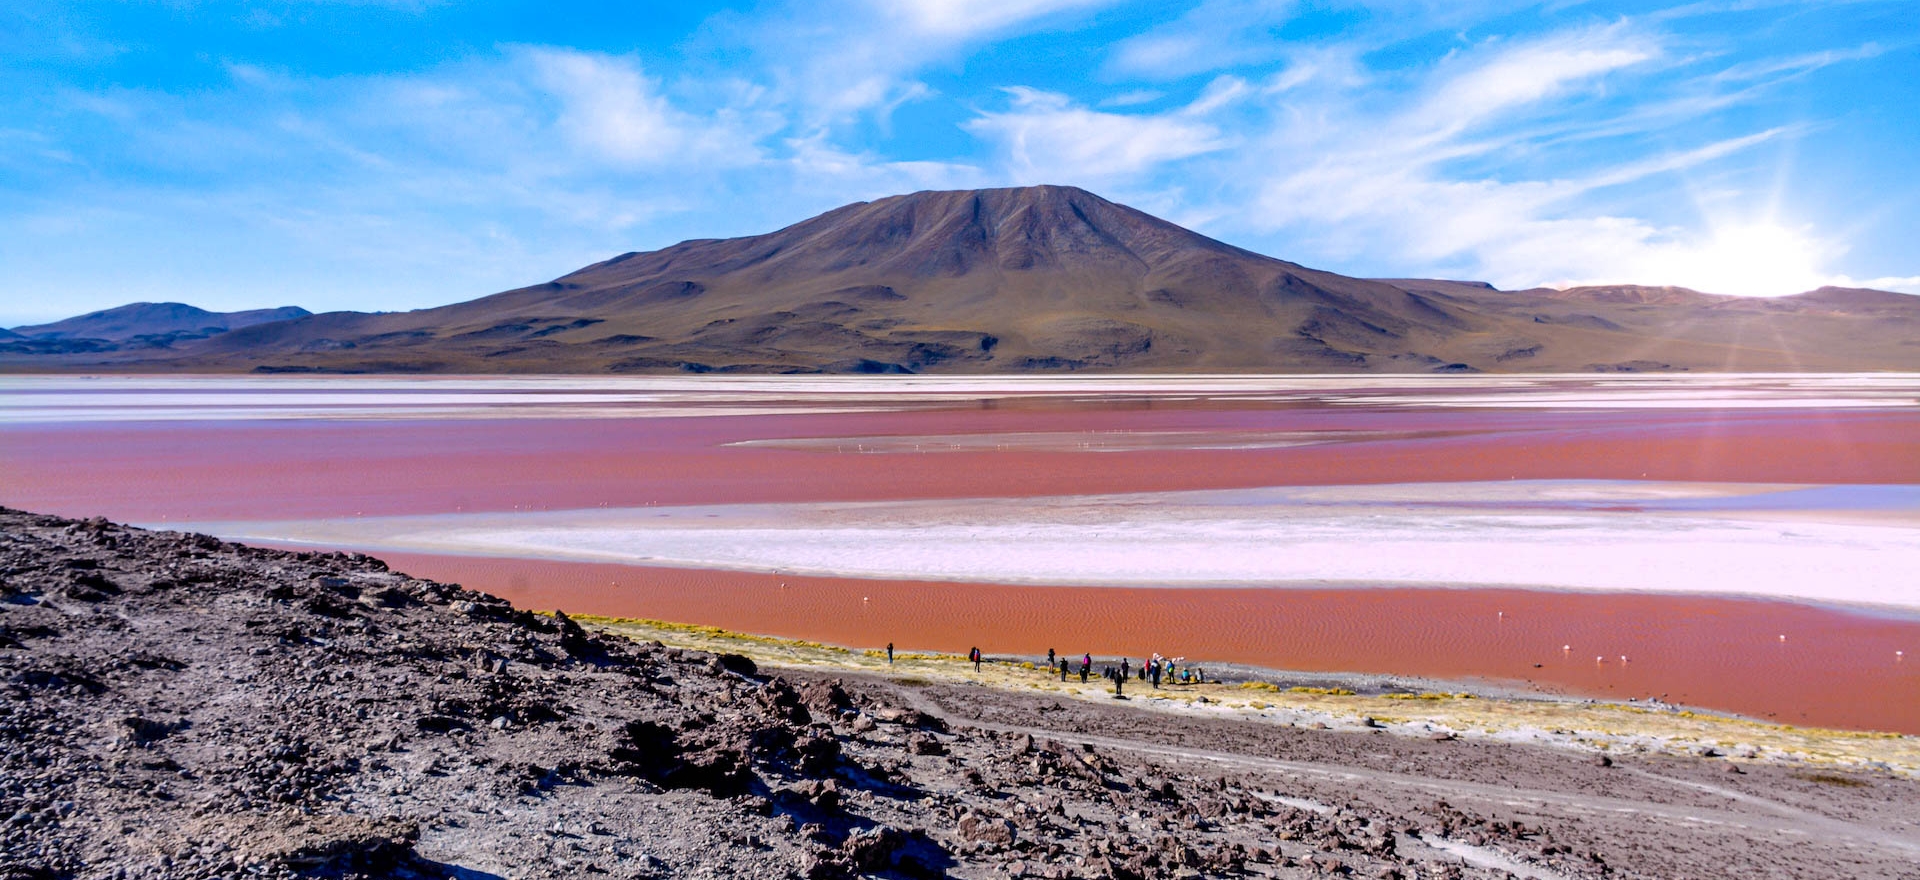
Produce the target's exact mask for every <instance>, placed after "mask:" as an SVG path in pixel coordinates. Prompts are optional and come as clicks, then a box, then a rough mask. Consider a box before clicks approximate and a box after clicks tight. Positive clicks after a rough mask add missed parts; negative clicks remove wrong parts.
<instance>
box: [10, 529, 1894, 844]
mask: <svg viewBox="0 0 1920 880" xmlns="http://www.w3.org/2000/svg"><path fill="white" fill-rule="evenodd" d="M0 693H4V695H5V697H4V701H0V742H3V743H4V750H0V823H4V824H0V878H7V880H13V878H57V877H229V876H242V875H244V876H261V877H345V876H366V877H374V876H400V877H407V876H413V877H456V878H486V877H548V876H568V877H573V876H592V875H605V876H615V877H704V876H716V877H717V876H753V877H757V878H777V877H813V878H827V877H846V876H853V875H874V876H891V877H928V876H943V875H945V876H956V877H1006V876H1016V877H1020V876H1027V877H1115V878H1129V877H1199V876H1209V877H1212V876H1278V877H1316V876H1328V875H1351V876H1361V877H1382V878H1385V877H1402V878H1412V877H1421V878H1427V877H1504V876H1520V877H1533V878H1568V880H1571V878H1589V877H1595V878H1597V877H1616V876H1617V877H1649V878H1652V877H1659V878H1674V877H1732V876H1739V877H1743V878H1769V877H1915V876H1920V870H1916V869H1915V868H1914V865H1916V864H1920V825H1916V823H1917V822H1920V815H1916V811H1915V810H1914V808H1913V806H1912V805H1913V804H1915V803H1920V783H1915V782H1914V781H1912V780H1907V779H1902V778H1898V777H1894V776H1892V775H1888V774H1873V773H1851V772H1839V771H1836V772H1832V773H1817V774H1816V773H1808V772H1807V771H1806V770H1805V769H1804V768H1802V769H1795V768H1791V767H1784V766H1782V767H1772V766H1764V765H1759V766H1748V767H1746V768H1744V769H1742V770H1741V771H1740V772H1732V771H1729V770H1726V769H1724V768H1726V767H1729V766H1734V765H1728V764H1725V763H1724V762H1715V761H1712V760H1706V759H1676V758H1670V757H1660V756H1648V757H1645V758H1627V759H1621V760H1620V761H1619V762H1618V763H1612V764H1609V765H1607V766H1602V765H1601V764H1600V763H1598V762H1596V761H1595V760H1594V759H1593V758H1591V757H1588V756H1581V755H1577V754H1574V753H1570V752H1567V751H1564V750H1556V749H1551V748H1543V747H1535V746H1526V745H1515V744H1507V743H1499V742H1467V741H1458V740H1447V741H1438V740H1419V739H1413V738H1408V737H1402V736H1391V735H1385V734H1379V733H1372V732H1345V731H1321V730H1311V729H1303V728H1289V727H1282V726H1277V725H1271V724H1255V723H1249V722H1244V721H1236V720H1230V719H1208V718H1186V717H1180V716H1176V715H1169V714H1167V713H1148V712H1141V711H1138V710H1136V709H1133V708H1131V707H1129V706H1128V705H1127V704H1126V703H1123V702H1119V701H1115V702H1114V703H1113V704H1112V705H1100V704H1095V703H1089V702H1086V701H1076V700H1065V701H1063V700H1059V699H1055V698H1052V697H1048V696H1045V695H1024V694H1020V693H1017V692H1010V691H1003V690H997V689H991V688H979V687H964V686H954V685H947V684H928V685H920V686H915V685H911V684H908V683H904V682H900V681H896V680H889V679H885V678H878V677H869V676H861V675H851V674H845V673H840V674H836V673H833V672H829V671H799V672H796V671H790V670H782V671H780V672H779V673H778V674H774V673H771V672H769V671H765V670H761V669H758V668H756V667H755V665H754V664H753V662H752V661H751V660H749V659H747V658H745V657H742V656H738V655H731V654H715V653H708V652H702V651H692V650H683V649H678V648H671V647H667V646H664V645H661V644H658V643H643V642H635V641H629V640H625V639H620V638H616V637H610V636H600V635H595V634H591V633H588V632H586V631H584V630H582V629H581V628H580V627H578V626H577V625H575V624H574V623H573V622H572V621H570V620H567V619H566V618H564V617H545V616H539V615H534V614H531V613H528V612H526V611H520V610H515V609H514V608H512V607H511V606H510V605H509V604H507V603H506V602H504V601H502V600H499V599H496V598H494V597H491V596H486V595H484V594H479V593H475V592H471V591H466V590H462V589H460V588H459V587H457V586H451V585H446V584H439V583H434V582H431V581H425V580H420V579H416V578H411V577H407V576H405V575H401V574H397V573H393V572H389V571H387V570H386V567H385V566H384V565H383V564H382V563H380V562H379V561H378V560H375V559H371V558H368V557H365V556H357V555H343V554H317V553H291V552H282V551H272V550H262V549H257V548H250V547H244V546H240V545H236V544H227V543H222V542H220V541H217V540H215V539H212V538H208V537H205V536H196V535H182V534H176V533H167V532H146V531H141V530H138V529H133V528H128V527H123V526H118V525H114V524H111V523H108V522H105V521H103V520H90V521H84V522H80V521H72V520H65V519H59V518H55V517H48V516H37V515H33V514H27V513H21V512H17V511H0Z"/></svg>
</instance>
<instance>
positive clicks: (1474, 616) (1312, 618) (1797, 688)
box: [380, 553, 1920, 734]
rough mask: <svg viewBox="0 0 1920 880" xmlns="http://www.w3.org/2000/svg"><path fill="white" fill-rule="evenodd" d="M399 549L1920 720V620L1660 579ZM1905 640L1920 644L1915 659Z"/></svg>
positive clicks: (1101, 631)
mask: <svg viewBox="0 0 1920 880" xmlns="http://www.w3.org/2000/svg"><path fill="white" fill-rule="evenodd" d="M380 555H381V556H382V557H383V558H385V559H386V560H387V561H388V562H389V563H390V564H392V565H393V566H394V567H395V568H397V569H399V570H402V571H406V572H408V573H411V574H415V575H419V576H423V577H431V578H434V579H436V580H445V581H453V582H456V583H460V584H464V585H465V586H467V587H470V588H473V589H479V590H484V591H486V592H489V593H493V594H495V595H499V596H504V597H506V598H508V599H511V600H513V602H514V604H515V605H519V606H521V607H526V608H540V609H551V608H559V609H561V610H563V611H571V612H576V613H584V614H604V615H614V616H621V617H642V618H650V619H655V620H674V621H681V622H686V623H697V624H704V625H708V626H719V627H724V628H726V629H730V630H734V631H736V632H754V633H767V634H771V635H780V636H788V637H792V638H805V639H811V640H815V641H823V642H827V643H830V644H840V645H849V646H855V647H873V646H877V645H884V644H886V643H887V642H893V643H894V644H896V645H897V646H898V647H899V648H900V649H901V650H935V651H945V652H953V653H958V652H962V651H965V650H966V649H967V648H969V647H972V646H975V645H977V646H979V647H980V648H981V649H982V650H984V651H986V652H988V653H989V654H1000V655H1026V656H1029V657H1032V656H1036V655H1040V656H1043V655H1045V654H1046V652H1047V649H1048V648H1054V649H1056V650H1059V651H1062V652H1064V653H1066V654H1069V655H1073V656H1078V655H1079V654H1080V653H1081V652H1083V651H1089V652H1092V653H1093V654H1094V655H1096V656H1114V655H1130V656H1133V657H1135V658H1139V657H1144V656H1146V655H1148V654H1150V653H1151V652H1154V651H1158V652H1160V653H1162V654H1166V655H1168V656H1186V657H1190V658H1194V659H1195V660H1196V662H1201V663H1202V664H1203V665H1204V662H1205V661H1206V660H1213V661H1225V662H1232V663H1244V664H1252V665H1257V666H1265V667H1272V668H1282V669H1300V670H1313V671H1357V672H1379V673H1399V674H1411V675H1422V676H1430V677H1437V678H1445V679H1463V678H1480V679H1496V680H1502V681H1513V682H1523V683H1531V684H1533V685H1534V686H1536V687H1539V688H1541V689H1543V690H1548V691H1555V692H1566V693H1577V694H1586V695H1592V696H1602V697H1608V698H1614V699H1620V700H1625V699H1627V698H1629V697H1647V696H1662V695H1664V696H1665V697H1666V698H1667V699H1668V700H1671V701H1674V702H1679V703H1685V704H1689V705H1696V706H1711V707H1714V708H1716V709H1721V710H1724V711H1730V712H1736V713H1739V714H1743V715H1749V716H1752V717H1756V718H1764V719H1771V720H1777V721H1781V722H1784V723H1793V724H1803V725H1814V726H1822V727H1840V728H1862V729H1877V730H1895V731H1900V732H1903V733H1915V734H1920V617H1915V616H1908V617H1872V616H1866V615H1862V614H1858V613H1853V612H1848V611H1839V610H1833V609H1829V608H1821V607H1817V606H1810V605H1801V604H1796V603H1790V602H1769V601H1757V600H1740V599H1721V598H1705V597H1690V596H1660V595H1651V594H1617V593H1616V594H1597V593H1565V592H1535V591H1528V590H1509V589H1487V590H1449V589H1362V590H1316V589H1295V588H1272V589H1260V588H1232V589H1206V588H1201V589H1188V588H1183V589H1172V590H1155V589H1141V588H1133V587H1053V586H1049V587H1033V586H1007V585H1001V584H972V583H943V582H935V581H894V580H864V579H852V578H819V577H799V576H794V575H780V576H772V575H754V574H740V573H736V572H721V571H699V570H687V569H672V568H642V567H638V566H626V565H603V564H596V563H584V562H555V561H547V560H521V559H488V558H480V557H463V556H437V555H428V554H410V553H382V554H380ZM782 583H784V584H785V585H786V586H785V587H784V588H783V587H781V586H780V584H782ZM1781 635H1786V636H1787V641H1785V642H1782V641H1780V638H1779V637H1780V636H1781ZM1563 646H1571V648H1570V650H1566V651H1563V650H1561V649H1562V647H1563ZM1900 650H1904V651H1906V653H1907V654H1908V656H1909V657H1910V658H1912V659H1911V660H1908V661H1902V660H1897V659H1896V658H1895V655H1894V652H1895V651H1900ZM1622 655H1625V656H1626V658H1627V659H1626V661H1625V662H1622V661H1621V660H1620V657H1621V656H1622ZM1596 657H1604V658H1605V659H1604V660H1602V661H1600V662H1596V661H1595V658H1596ZM1536 663H1537V664H1540V665H1539V667H1538V668H1535V666H1534V664H1536Z"/></svg>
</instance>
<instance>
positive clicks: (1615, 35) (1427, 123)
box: [1411, 25, 1660, 135]
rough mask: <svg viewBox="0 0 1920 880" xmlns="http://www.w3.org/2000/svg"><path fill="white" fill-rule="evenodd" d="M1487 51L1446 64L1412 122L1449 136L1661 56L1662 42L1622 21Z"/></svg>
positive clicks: (1494, 45)
mask: <svg viewBox="0 0 1920 880" xmlns="http://www.w3.org/2000/svg"><path fill="white" fill-rule="evenodd" d="M1485 50H1486V52H1485V53H1484V54H1487V55H1488V57H1485V58H1482V57H1481V55H1482V54H1483V53H1480V52H1474V53H1467V54H1465V55H1461V56H1456V57H1455V58H1453V59H1449V60H1450V61H1452V62H1455V63H1450V64H1446V65H1442V69H1441V76H1442V81H1441V82H1440V83H1439V85H1438V87H1437V88H1435V89H1434V90H1433V91H1432V94H1431V95H1430V96H1429V97H1428V98H1427V100H1426V104H1425V106H1424V107H1422V108H1421V109H1420V110H1419V111H1418V113H1416V114H1415V115H1414V116H1413V117H1412V120H1411V121H1413V122H1415V124H1417V125H1420V126H1421V127H1423V128H1426V129H1428V130H1429V131H1428V134H1430V135H1450V134H1453V133H1456V132H1459V131H1462V130H1465V129H1467V128H1469V127H1471V126H1473V125H1475V124H1478V123H1482V122H1485V121H1487V120H1489V119H1491V118H1493V117H1496V116H1498V115H1500V114H1502V113H1506V112H1510V111H1513V110H1516V109H1520V108H1524V107H1527V106H1530V105H1534V104H1537V103H1538V102H1540V101H1542V100H1544V99H1546V98H1549V97H1556V96H1559V95H1563V94H1565V93H1566V92H1568V91H1569V90H1571V89H1573V88H1575V87H1576V86H1578V85H1581V84H1586V83H1591V82H1593V81H1594V80H1595V79H1596V78H1597V77H1599V76H1601V75H1603V74H1607V73H1612V72H1614V71H1617V70H1620V69H1621V68H1625V67H1631V66H1633V65H1636V64H1640V63H1641V62H1644V61H1648V60H1650V59H1653V58H1655V57H1657V56H1658V55H1659V54H1660V48H1659V45H1658V44H1657V42H1655V41H1653V40H1652V39H1650V38H1647V37H1644V36H1642V35H1639V34H1637V33H1634V32H1632V31H1630V30H1628V29H1627V28H1625V27H1624V26H1620V25H1614V26H1611V27H1606V28H1597V29H1593V30H1587V31H1580V32H1577V33H1572V34H1565V35H1561V36H1556V37H1550V38H1547V39H1543V40H1538V41H1534V42H1529V43H1521V44H1518V45H1511V46H1508V45H1501V44H1497V43H1496V44H1492V45H1489V46H1487V47H1485ZM1456 67H1458V68H1461V69H1458V70H1455V69H1453V68H1456Z"/></svg>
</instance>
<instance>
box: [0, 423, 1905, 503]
mask: <svg viewBox="0 0 1920 880" xmlns="http://www.w3.org/2000/svg"><path fill="white" fill-rule="evenodd" d="M1169 430H1179V431H1207V430H1220V431H1252V430H1263V431H1287V432H1294V431H1379V432H1389V433H1392V434H1395V435H1398V439H1385V440H1359V441H1349V442H1337V443H1329V444H1324V445H1316V446H1296V447H1286V448H1276V449H1249V450H1153V451H1137V452H1124V453H1114V452H1075V451H1064V452H1019V451H1007V452H1001V451H989V452H939V453H927V454H884V455H863V454H855V453H846V454H836V453H833V452H814V451H803V450H793V449H769V448H754V447H737V446H725V445H723V444H726V443H731V442H734V441H740V440H756V439H770V438H792V437H832V436H848V437H858V436H872V435H887V434H894V435H922V434H924V435H941V434H956V433H974V434H983V433H1013V432H1036V431H1169ZM1642 478H1645V479H1651V480H1705V481H1733V482H1768V483H1920V411H1911V410H1903V411H1846V410H1814V411H1805V410H1800V411H1770V412H1713V411H1708V412H1698V411H1688V412H1666V411H1656V412H1644V411H1642V412H1627V413H1618V412H1606V413H1595V412H1575V413H1565V412H1535V411H1520V412H1511V411H1468V412H1462V411H1430V410H1368V409H1358V408H1354V409H1344V408H1341V409H1334V408H1318V407H1313V408H1308V407H1297V406H1296V407H1287V406H1271V407H1267V408H1252V407H1250V408H1246V409H1232V410H1220V409H1217V408H1190V409H1181V408H1175V407H1173V406H1170V405H1165V404H1163V405H1161V406H1158V407H1155V408H1152V409H1129V410H1123V409H1110V408H1102V407H1098V406H1093V407H1074V406H1071V405H1066V404H1063V405H1061V408H1057V409H1045V410H966V411H953V410H947V411H933V412H882V413H847V414H832V415H798V416H796V415H776V416H735V417H715V418H657V419H512V420H493V421H488V420H473V421H445V422H433V421H403V422H377V421H337V422H333V421H307V420H303V421H291V420H290V421H284V422H217V423H148V424H126V423H121V424H112V425H88V424H82V425H67V426H42V425H22V426H7V427H0V484H4V489H0V503H5V504H9V505H12V506H15V507H22V508H27V509H32V510H40V511H46V512H49V513H61V514H68V515H76V516H96V515H99V516H108V517H114V518H119V519H131V520H136V521H141V522H157V521H160V520H161V519H163V518H165V519H170V520H177V519H183V518H185V519H296V518H311V517H327V516H353V515H355V514H364V515H367V516H375V515H381V514H414V513H443V512H451V511H468V512H471V511H479V510H516V509H554V510H559V509H568V508H582V507H598V506H603V505H604V506H612V507H624V506H637V505H644V504H711V503H725V502H754V501H825V500H839V501H850V500H885V499H899V498H941V497H946V498H953V497H979V496H1029V495H1066V494H1085V493H1108V492H1147V491H1161V490H1178V489H1217V488H1243V487H1253V486H1275V485H1309V484H1318V485H1327V484H1343V483H1397V482H1423V481H1452V480H1505V479H1523V480H1524V479H1642Z"/></svg>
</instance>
